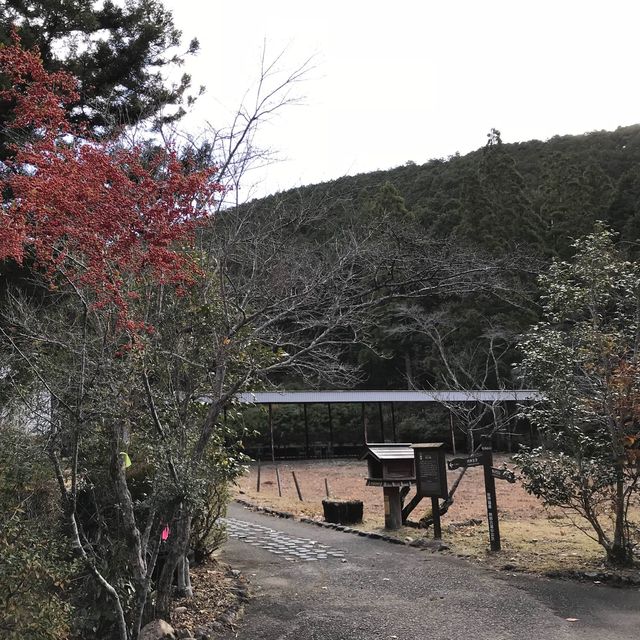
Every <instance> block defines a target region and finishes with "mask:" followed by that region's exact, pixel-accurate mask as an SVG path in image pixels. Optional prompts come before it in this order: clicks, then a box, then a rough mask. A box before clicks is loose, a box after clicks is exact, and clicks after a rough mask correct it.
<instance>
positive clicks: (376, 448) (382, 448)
mask: <svg viewBox="0 0 640 640" xmlns="http://www.w3.org/2000/svg"><path fill="white" fill-rule="evenodd" d="M369 456H373V457H374V458H375V459H376V460H378V462H381V461H382V460H403V459H405V458H406V459H407V460H413V458H414V453H413V449H412V448H411V443H410V442H394V443H393V444H392V443H388V442H387V443H384V444H382V443H380V444H376V443H372V442H369V443H368V444H367V451H366V453H365V454H364V456H362V458H361V459H363V458H368V457H369Z"/></svg>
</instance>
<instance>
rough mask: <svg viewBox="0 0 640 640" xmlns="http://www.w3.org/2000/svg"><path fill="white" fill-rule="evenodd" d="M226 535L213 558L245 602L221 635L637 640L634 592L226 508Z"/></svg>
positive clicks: (247, 639) (248, 638) (280, 639)
mask: <svg viewBox="0 0 640 640" xmlns="http://www.w3.org/2000/svg"><path fill="white" fill-rule="evenodd" d="M229 531H230V533H231V534H232V535H233V537H230V539H229V541H228V542H227V544H226V545H225V547H224V550H223V553H222V559H223V560H224V561H226V562H228V563H229V564H231V565H232V566H234V567H235V568H237V569H240V570H241V571H242V572H243V573H244V574H245V576H246V577H247V578H248V579H249V581H250V584H251V587H252V592H253V598H252V600H251V601H250V602H249V604H248V605H247V607H246V614H245V617H244V619H243V621H242V624H241V625H240V626H239V628H238V629H236V630H235V631H234V632H228V633H227V635H225V636H224V638H225V640H227V639H229V640H230V639H231V638H239V639H242V640H284V639H291V640H294V639H295V640H374V639H375V640H382V639H389V640H396V639H397V640H417V639H421V638H425V639H427V638H428V639H430V640H440V639H442V640H458V639H461V640H462V639H465V640H466V639H468V638H472V639H478V640H483V639H485V638H486V639H487V640H489V639H491V640H507V639H512V638H513V639H516V638H517V639H518V640H547V639H548V640H574V639H578V638H580V639H590V640H591V639H593V640H614V639H615V640H626V639H629V640H631V639H633V640H638V638H640V591H639V590H637V589H633V590H623V589H613V588H608V587H604V586H602V585H593V584H575V583H572V582H566V581H556V580H544V579H537V578H530V577H522V576H518V577H515V576H510V575H505V574H503V573H501V572H500V573H499V572H494V571H489V570H484V569H482V568H479V567H475V566H472V565H470V564H468V563H466V562H464V561H462V560H458V559H455V558H452V557H449V556H442V555H439V554H432V553H430V552H427V551H421V550H417V549H414V548H410V547H405V546H398V545H392V544H389V543H386V542H382V541H377V540H371V539H369V538H363V537H360V536H354V535H353V534H345V533H340V532H337V531H332V530H327V529H322V528H320V527H314V526H313V525H308V524H303V523H300V522H292V521H290V520H281V519H278V518H272V517H269V516H264V515H261V514H258V513H254V512H252V511H249V510H248V509H245V508H243V507H239V506H237V505H232V506H231V507H230V509H229ZM567 618H575V619H577V620H575V621H569V620H567Z"/></svg>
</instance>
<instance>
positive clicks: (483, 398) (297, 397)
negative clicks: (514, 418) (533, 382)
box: [237, 389, 541, 459]
mask: <svg viewBox="0 0 640 640" xmlns="http://www.w3.org/2000/svg"><path fill="white" fill-rule="evenodd" d="M540 398H541V394H540V392H539V391H536V390H533V389H509V390H507V389H495V390H487V389H468V390H431V391H421V390H420V391H414V390H409V391H255V392H252V391H248V392H245V393H241V394H239V395H238V398H237V399H238V400H239V402H240V403H242V404H262V405H267V406H268V416H269V432H270V438H271V457H272V459H274V458H275V448H274V434H273V410H272V407H273V405H281V404H297V405H301V406H302V409H303V414H304V427H305V451H306V454H307V456H308V455H309V451H310V443H309V421H308V415H307V406H308V405H310V404H325V405H326V406H327V412H328V421H329V450H330V451H332V450H333V444H334V443H333V417H332V413H331V405H333V404H347V403H348V404H360V406H361V416H362V436H363V444H367V442H369V438H368V433H367V431H368V429H367V421H366V418H365V406H366V405H367V404H372V403H374V404H377V406H378V414H379V422H380V439H381V441H382V442H384V441H385V440H387V438H386V437H385V424H384V420H383V406H385V405H388V406H389V407H390V410H391V435H392V439H393V442H397V428H396V419H395V405H396V404H397V403H421V402H427V403H438V404H441V405H445V406H446V405H448V404H450V405H453V404H458V403H467V402H473V403H483V404H495V403H502V402H531V401H535V400H539V399H540Z"/></svg>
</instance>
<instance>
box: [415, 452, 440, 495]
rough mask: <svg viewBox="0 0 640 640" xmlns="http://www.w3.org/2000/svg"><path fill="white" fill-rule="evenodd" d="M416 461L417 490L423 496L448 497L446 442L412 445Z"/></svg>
mask: <svg viewBox="0 0 640 640" xmlns="http://www.w3.org/2000/svg"><path fill="white" fill-rule="evenodd" d="M412 446H413V449H414V455H415V462H416V492H417V495H418V496H421V497H423V498H446V497H447V495H448V491H447V469H446V465H445V459H444V443H443V442H428V443H424V444H414V445H412Z"/></svg>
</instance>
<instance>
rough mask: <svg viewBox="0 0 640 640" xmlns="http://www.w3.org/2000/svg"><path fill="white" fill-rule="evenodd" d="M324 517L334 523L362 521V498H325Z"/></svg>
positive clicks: (323, 504)
mask: <svg viewBox="0 0 640 640" xmlns="http://www.w3.org/2000/svg"><path fill="white" fill-rule="evenodd" d="M322 508H323V510H324V519H325V521H326V522H333V523H334V524H357V523H359V522H362V509H363V506H362V500H323V501H322Z"/></svg>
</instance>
